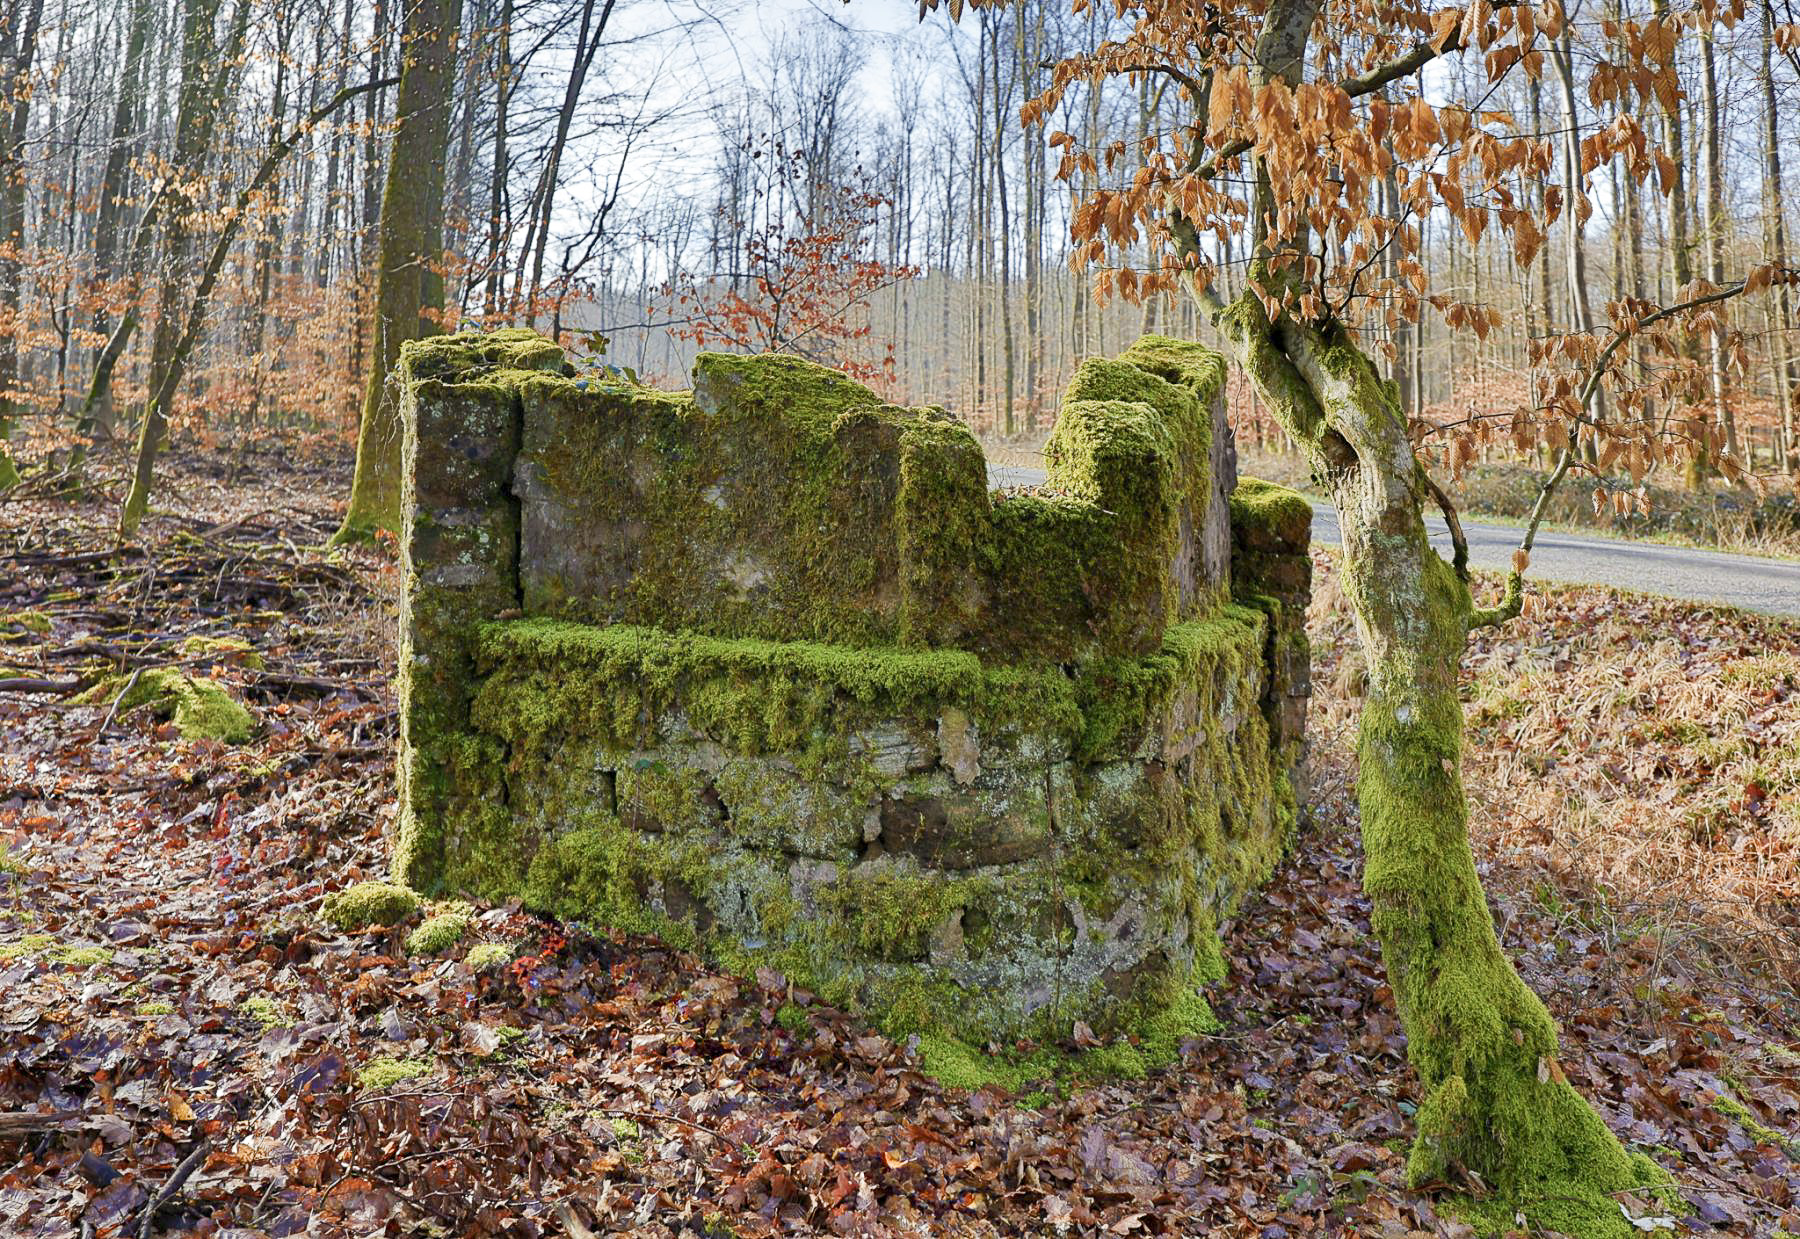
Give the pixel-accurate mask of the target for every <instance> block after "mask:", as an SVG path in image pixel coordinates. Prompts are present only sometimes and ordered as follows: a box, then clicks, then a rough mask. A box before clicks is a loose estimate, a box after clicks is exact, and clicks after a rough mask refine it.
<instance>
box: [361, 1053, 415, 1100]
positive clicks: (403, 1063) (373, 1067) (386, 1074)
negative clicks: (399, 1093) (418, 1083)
mask: <svg viewBox="0 0 1800 1239" xmlns="http://www.w3.org/2000/svg"><path fill="white" fill-rule="evenodd" d="M430 1074H431V1060H430V1059H428V1058H376V1059H371V1060H370V1061H369V1065H368V1066H366V1067H364V1068H363V1069H362V1070H361V1071H359V1072H357V1073H356V1084H357V1087H358V1088H360V1089H362V1090H363V1091H365V1092H380V1091H381V1090H382V1089H387V1088H393V1087H394V1085H396V1084H404V1083H405V1082H406V1081H408V1080H416V1079H418V1078H419V1077H420V1076H425V1075H430Z"/></svg>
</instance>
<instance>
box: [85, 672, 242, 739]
mask: <svg viewBox="0 0 1800 1239" xmlns="http://www.w3.org/2000/svg"><path fill="white" fill-rule="evenodd" d="M76 700H77V701H79V702H81V703H82V704H84V705H96V706H109V707H116V708H117V710H118V711H119V713H121V714H123V713H126V712H128V711H131V710H135V709H137V708H139V707H140V706H147V707H149V709H150V710H151V712H152V713H154V714H155V715H156V716H157V717H159V718H165V719H171V720H173V721H174V723H175V726H176V728H177V729H178V730H179V731H180V732H181V738H182V739H184V740H200V739H210V740H218V741H221V742H223V743H225V744H242V743H244V742H245V741H246V740H248V739H249V738H250V735H251V733H252V732H253V731H254V730H255V729H256V719H255V717H254V716H253V715H252V714H251V713H250V711H249V710H248V709H246V708H245V707H244V705H243V704H242V703H241V702H239V701H238V700H237V699H236V698H234V697H233V696H232V695H231V694H230V693H229V692H227V691H226V689H225V686H224V685H222V684H220V683H219V682H218V681H216V680H211V679H207V678H205V677H203V676H193V675H189V674H187V673H186V672H185V671H181V670H179V669H177V668H174V667H155V668H150V669H146V670H143V671H139V672H137V673H136V674H135V675H115V676H108V677H107V678H105V679H103V680H101V681H100V682H99V683H97V684H95V685H93V686H92V687H90V688H88V689H87V690H86V691H84V692H83V693H82V694H81V695H80V696H79V697H77V698H76Z"/></svg>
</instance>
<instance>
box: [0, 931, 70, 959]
mask: <svg viewBox="0 0 1800 1239" xmlns="http://www.w3.org/2000/svg"><path fill="white" fill-rule="evenodd" d="M55 945H56V939H55V938H53V937H51V936H50V935H49V934H26V935H25V936H24V937H23V938H18V939H15V940H13V941H12V942H0V964H10V963H12V962H13V961H14V960H16V959H24V958H25V957H26V956H29V955H42V954H43V953H44V952H45V951H48V950H49V949H50V948H51V947H53V946H55Z"/></svg>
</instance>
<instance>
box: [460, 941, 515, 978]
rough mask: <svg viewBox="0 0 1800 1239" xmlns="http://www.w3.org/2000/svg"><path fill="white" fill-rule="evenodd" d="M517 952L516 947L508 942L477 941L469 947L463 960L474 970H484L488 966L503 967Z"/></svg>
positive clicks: (488, 967)
mask: <svg viewBox="0 0 1800 1239" xmlns="http://www.w3.org/2000/svg"><path fill="white" fill-rule="evenodd" d="M517 953H518V947H516V946H514V945H513V944H512V943H510V942H478V943H476V944H475V945H474V946H472V947H470V948H469V953H468V955H467V956H466V957H465V958H464V960H463V962H464V963H466V964H468V965H469V967H471V968H473V969H474V970H475V971H476V972H486V971H487V970H488V969H490V968H500V967H504V966H505V965H506V964H509V963H511V962H512V957H513V956H514V955H515V954H517Z"/></svg>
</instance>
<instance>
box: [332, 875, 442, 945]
mask: <svg viewBox="0 0 1800 1239" xmlns="http://www.w3.org/2000/svg"><path fill="white" fill-rule="evenodd" d="M419 905H420V899H419V895H418V892H416V891H413V890H411V889H409V888H408V887H404V886H400V885H398V884H397V883H394V882H358V883H357V884H356V885H355V886H351V887H347V888H345V889H344V890H341V891H333V892H332V893H331V894H329V895H327V896H325V902H324V903H323V904H322V905H321V906H320V908H319V915H320V916H322V917H324V918H325V920H326V921H327V922H328V923H330V924H331V925H332V926H334V927H335V928H337V929H340V930H342V931H344V932H345V933H350V932H352V931H354V930H358V929H367V928H368V927H369V926H371V925H380V926H384V927H385V926H392V925H398V924H399V923H400V922H401V921H403V920H405V919H406V918H407V917H409V916H411V915H412V914H413V913H415V912H417V911H418V910H419Z"/></svg>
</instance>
